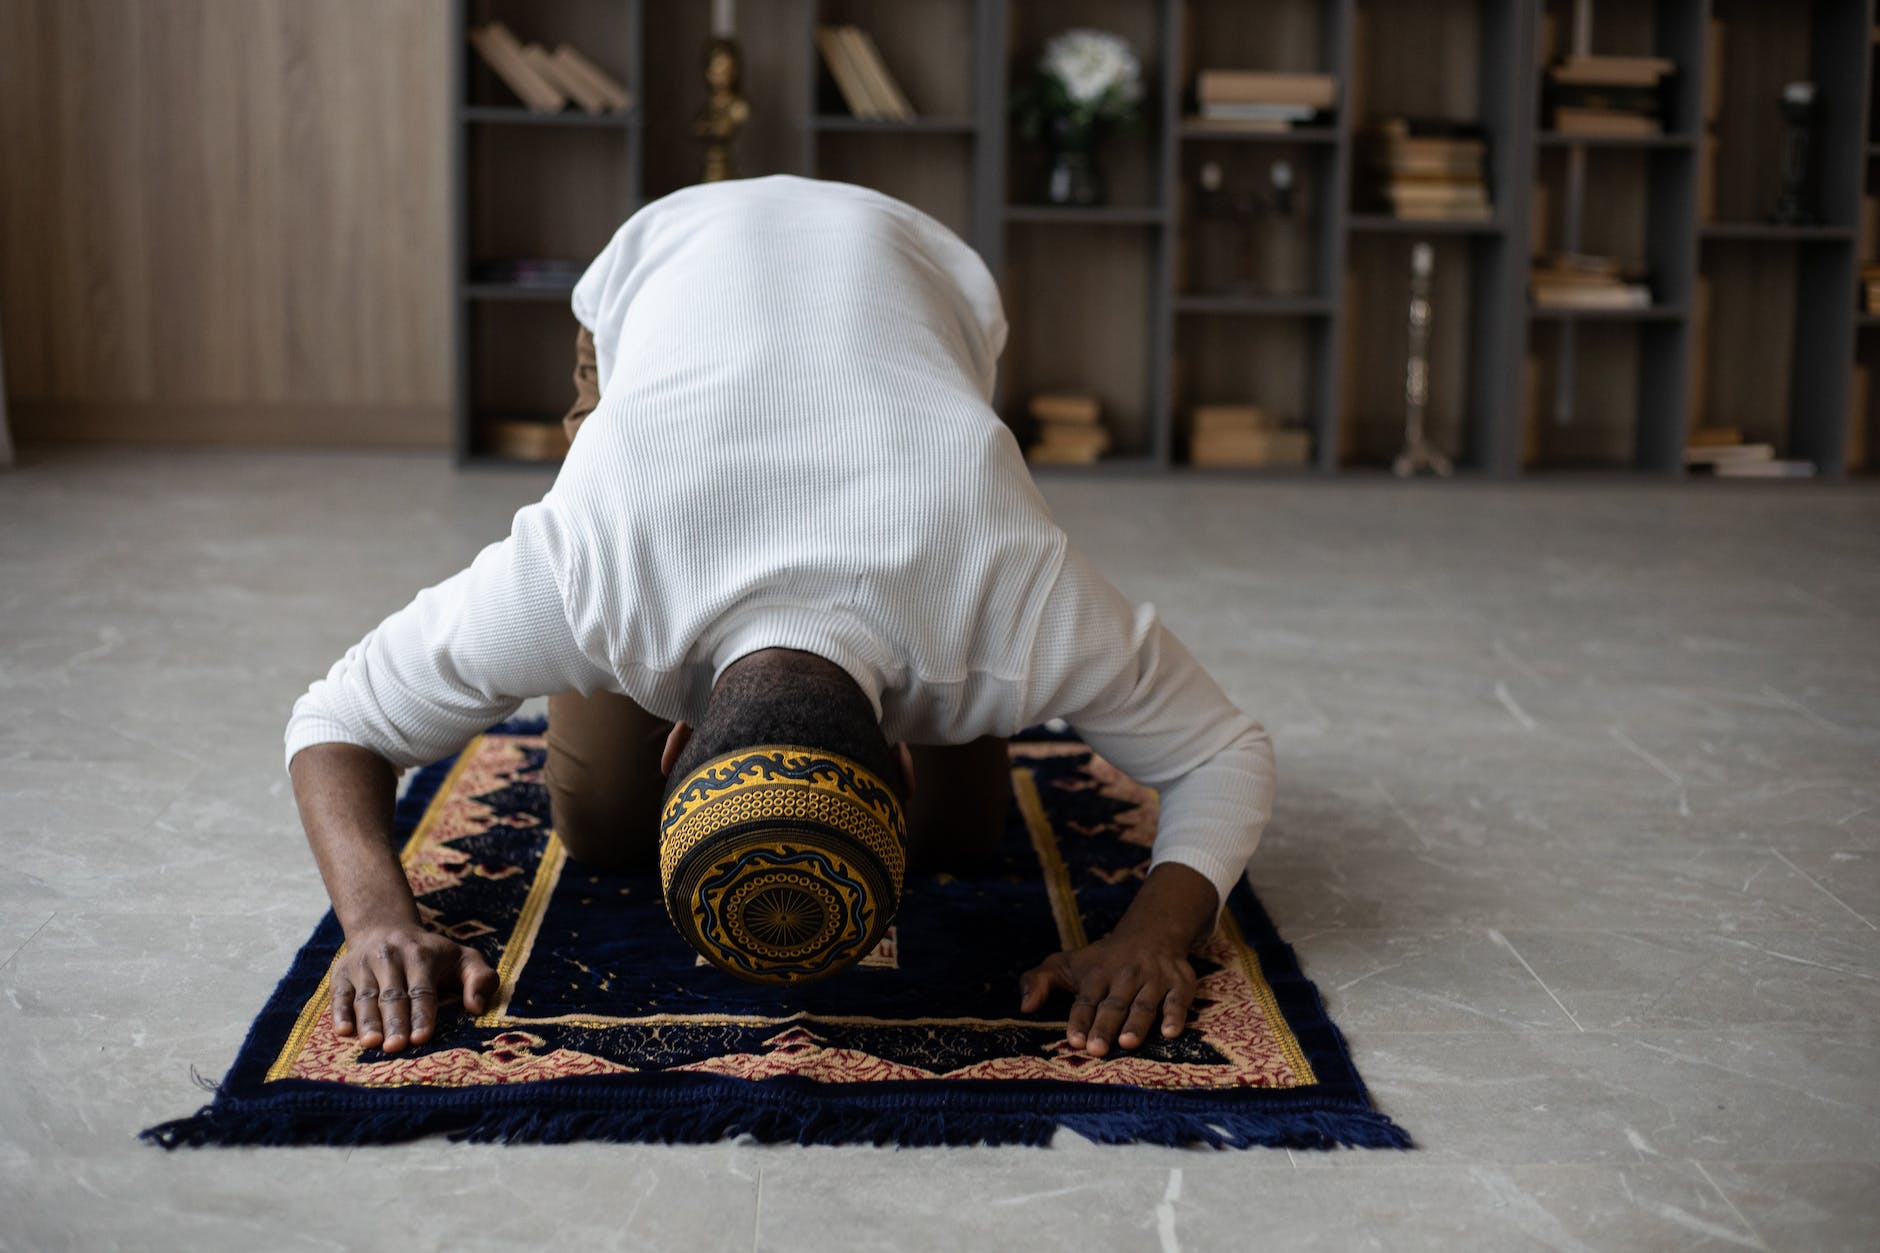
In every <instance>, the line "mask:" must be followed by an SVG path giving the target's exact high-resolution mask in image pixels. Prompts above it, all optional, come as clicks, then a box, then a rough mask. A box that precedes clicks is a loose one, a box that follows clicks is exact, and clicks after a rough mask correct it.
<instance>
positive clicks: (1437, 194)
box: [1364, 117, 1494, 222]
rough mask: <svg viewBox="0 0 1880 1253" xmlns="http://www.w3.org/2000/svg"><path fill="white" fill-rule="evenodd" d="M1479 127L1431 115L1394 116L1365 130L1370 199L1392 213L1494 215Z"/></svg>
mask: <svg viewBox="0 0 1880 1253" xmlns="http://www.w3.org/2000/svg"><path fill="white" fill-rule="evenodd" d="M1487 160H1488V138H1487V135H1486V134H1485V133H1484V132H1483V130H1482V129H1481V127H1479V126H1473V125H1469V124H1466V123H1461V122H1448V121H1441V120H1436V119H1430V118H1409V117H1392V118H1386V119H1384V120H1383V121H1382V122H1380V123H1378V124H1377V125H1376V126H1373V127H1372V128H1371V129H1370V130H1369V131H1368V132H1367V133H1366V135H1365V147H1364V163H1365V172H1366V174H1367V176H1368V180H1369V185H1370V189H1371V199H1372V200H1373V202H1375V203H1376V204H1377V206H1378V207H1379V208H1381V209H1383V210H1384V211H1385V212H1387V213H1390V214H1391V215H1392V216H1394V217H1400V218H1412V219H1415V220H1417V221H1425V222H1485V221H1487V220H1488V219H1489V218H1490V217H1492V216H1493V215H1494V206H1493V205H1492V204H1490V203H1489V199H1488V184H1487V182H1486V181H1485V172H1486V167H1487Z"/></svg>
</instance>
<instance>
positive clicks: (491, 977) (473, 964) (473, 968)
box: [457, 948, 497, 1014]
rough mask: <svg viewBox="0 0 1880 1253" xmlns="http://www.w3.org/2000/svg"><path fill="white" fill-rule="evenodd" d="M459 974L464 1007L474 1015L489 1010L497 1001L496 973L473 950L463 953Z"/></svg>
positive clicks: (459, 964) (458, 968)
mask: <svg viewBox="0 0 1880 1253" xmlns="http://www.w3.org/2000/svg"><path fill="white" fill-rule="evenodd" d="M457 973H458V975H459V977H460V978H462V980H463V1007H464V1009H465V1010H466V1011H467V1012H469V1013H472V1014H481V1013H483V1012H485V1011H486V1010H488V1009H489V1007H490V1006H491V1004H493V1003H494V1002H495V999H496V983H497V980H496V971H495V970H493V969H492V968H491V967H490V964H489V963H488V962H486V961H484V960H483V954H481V953H479V952H477V951H476V950H475V949H473V948H467V949H465V950H464V951H463V958H462V960H461V961H460V962H459V963H458V967H457Z"/></svg>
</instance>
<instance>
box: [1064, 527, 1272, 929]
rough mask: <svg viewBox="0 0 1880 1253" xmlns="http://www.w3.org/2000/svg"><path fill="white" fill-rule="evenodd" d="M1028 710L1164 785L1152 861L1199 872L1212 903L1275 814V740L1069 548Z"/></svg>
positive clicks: (1145, 611) (1150, 609)
mask: <svg viewBox="0 0 1880 1253" xmlns="http://www.w3.org/2000/svg"><path fill="white" fill-rule="evenodd" d="M1039 631H1040V634H1039V637H1038V645H1037V649H1036V653H1037V654H1038V656H1039V658H1040V660H1041V664H1040V665H1039V666H1038V667H1037V678H1038V679H1039V680H1041V682H1038V683H1035V685H1034V688H1033V691H1032V693H1031V700H1030V702H1029V703H1030V704H1031V705H1032V714H1033V716H1034V717H1036V718H1045V717H1061V718H1064V719H1065V720H1066V721H1068V722H1070V723H1071V724H1072V725H1073V726H1074V727H1076V729H1077V731H1078V734H1080V735H1081V736H1083V738H1084V741H1085V742H1086V743H1087V744H1089V745H1090V746H1091V747H1092V748H1094V749H1095V750H1096V751H1097V752H1098V753H1100V754H1101V755H1102V756H1103V757H1104V758H1105V759H1106V760H1108V761H1109V762H1111V763H1112V764H1113V765H1115V766H1116V767H1117V768H1118V769H1120V770H1122V771H1123V772H1124V773H1125V774H1127V775H1129V776H1130V777H1131V778H1132V779H1135V780H1136V781H1137V782H1139V783H1144V784H1147V785H1149V786H1151V787H1154V788H1157V789H1158V790H1160V792H1161V798H1162V805H1161V820H1160V824H1159V827H1158V829H1157V832H1156V838H1155V847H1154V849H1153V851H1152V854H1151V858H1150V865H1151V867H1152V868H1153V867H1154V866H1159V865H1161V864H1163V863H1164V862H1179V863H1180V864H1182V865H1184V866H1187V867H1189V868H1190V869H1192V870H1195V871H1197V872H1199V873H1200V874H1202V875H1203V876H1205V877H1206V878H1207V879H1208V881H1209V882H1211V883H1213V884H1214V886H1215V889H1216V890H1217V891H1218V892H1219V893H1220V902H1221V904H1223V905H1224V904H1226V902H1227V897H1228V894H1229V893H1230V892H1232V891H1233V889H1234V886H1235V885H1236V884H1238V883H1239V882H1240V879H1241V876H1242V875H1244V874H1245V873H1246V869H1247V861H1248V859H1249V858H1251V857H1252V856H1253V851H1254V849H1255V847H1257V846H1258V844H1259V842H1260V835H1261V832H1262V831H1264V830H1265V828H1266V823H1267V820H1268V819H1269V818H1270V817H1271V815H1272V812H1273V792H1274V782H1275V768H1274V761H1273V743H1272V740H1271V739H1270V738H1269V737H1268V736H1267V733H1266V731H1265V729H1264V728H1263V727H1261V726H1260V724H1259V723H1257V722H1255V721H1253V720H1252V719H1251V718H1249V717H1247V716H1246V715H1245V714H1243V713H1242V712H1241V711H1240V710H1239V709H1237V708H1235V707H1234V704H1233V702H1232V701H1230V700H1229V699H1228V698H1227V694H1226V693H1225V692H1223V691H1222V690H1221V687H1220V685H1219V684H1218V683H1216V682H1215V681H1214V679H1213V678H1212V677H1211V676H1210V675H1209V674H1208V672H1207V671H1206V670H1204V669H1202V668H1201V664H1200V663H1199V662H1197V661H1196V660H1195V659H1194V656H1193V654H1191V653H1190V652H1189V651H1188V649H1187V648H1186V647H1184V646H1183V644H1182V642H1181V641H1180V640H1179V639H1177V638H1176V637H1175V634H1174V633H1173V632H1172V631H1170V630H1169V629H1168V628H1167V627H1166V626H1164V625H1163V624H1162V622H1161V620H1160V619H1159V618H1158V617H1157V616H1156V612H1155V608H1154V606H1152V605H1143V606H1141V607H1137V606H1134V605H1132V604H1131V603H1130V602H1129V600H1128V599H1127V598H1125V597H1124V596H1123V595H1122V593H1120V592H1118V591H1117V590H1116V589H1115V588H1114V587H1112V586H1111V585H1110V583H1109V581H1108V580H1106V579H1105V578H1104V577H1103V576H1102V575H1101V574H1099V573H1098V572H1097V571H1096V570H1095V568H1094V567H1092V566H1091V565H1090V563H1089V562H1088V561H1086V560H1085V559H1084V558H1083V557H1082V556H1081V555H1080V554H1078V553H1077V552H1076V550H1075V549H1071V550H1069V551H1067V552H1066V554H1065V560H1064V565H1063V567H1062V569H1061V571H1060V573H1059V575H1058V579H1057V583H1056V586H1055V587H1054V588H1053V590H1052V593H1051V596H1050V598H1049V599H1048V600H1047V602H1046V605H1045V610H1044V613H1043V614H1042V615H1041V617H1040V621H1039Z"/></svg>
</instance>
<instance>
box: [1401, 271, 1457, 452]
mask: <svg viewBox="0 0 1880 1253" xmlns="http://www.w3.org/2000/svg"><path fill="white" fill-rule="evenodd" d="M1435 261H1436V253H1435V250H1434V249H1432V248H1431V247H1430V246H1429V245H1428V244H1427V243H1424V242H1422V241H1418V242H1417V243H1415V244H1413V245H1411V248H1410V335H1409V340H1410V342H1409V353H1408V360H1407V361H1406V363H1405V365H1404V376H1403V400H1404V417H1403V451H1402V452H1400V453H1398V454H1397V460H1396V461H1395V462H1394V463H1393V464H1392V465H1391V467H1390V469H1391V473H1392V474H1395V475H1396V476H1397V477H1398V478H1400V479H1407V478H1409V477H1410V476H1411V475H1413V474H1415V473H1417V472H1418V471H1419V470H1428V471H1429V472H1430V473H1432V474H1435V475H1438V476H1446V475H1448V474H1449V473H1450V471H1451V469H1452V468H1453V467H1451V465H1450V464H1449V458H1447V457H1445V456H1443V454H1441V453H1440V452H1437V451H1436V449H1434V448H1432V447H1431V446H1430V441H1429V437H1428V436H1427V435H1426V434H1425V433H1424V429H1423V415H1424V413H1425V411H1426V410H1427V409H1428V407H1429V399H1430V275H1431V272H1432V271H1433V270H1434V268H1435Z"/></svg>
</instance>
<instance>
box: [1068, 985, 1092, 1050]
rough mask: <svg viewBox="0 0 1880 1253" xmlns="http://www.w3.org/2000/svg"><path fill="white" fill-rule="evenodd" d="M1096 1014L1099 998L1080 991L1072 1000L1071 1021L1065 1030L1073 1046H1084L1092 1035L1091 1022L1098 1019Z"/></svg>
mask: <svg viewBox="0 0 1880 1253" xmlns="http://www.w3.org/2000/svg"><path fill="white" fill-rule="evenodd" d="M1096 1016H1097V998H1096V997H1094V996H1087V995H1085V994H1084V993H1082V992H1079V993H1078V994H1077V996H1076V998H1075V999H1074V1000H1072V1001H1071V1017H1070V1022H1069V1024H1067V1026H1066V1029H1065V1032H1064V1034H1065V1037H1066V1038H1067V1039H1069V1040H1070V1042H1071V1047H1072V1048H1083V1047H1084V1042H1085V1041H1086V1040H1087V1039H1089V1037H1090V1024H1091V1022H1092V1021H1094V1020H1095V1019H1096Z"/></svg>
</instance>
